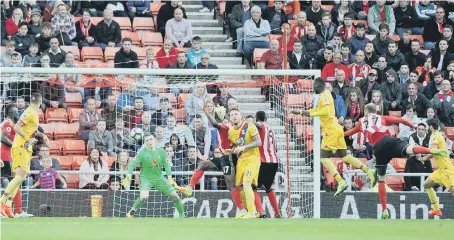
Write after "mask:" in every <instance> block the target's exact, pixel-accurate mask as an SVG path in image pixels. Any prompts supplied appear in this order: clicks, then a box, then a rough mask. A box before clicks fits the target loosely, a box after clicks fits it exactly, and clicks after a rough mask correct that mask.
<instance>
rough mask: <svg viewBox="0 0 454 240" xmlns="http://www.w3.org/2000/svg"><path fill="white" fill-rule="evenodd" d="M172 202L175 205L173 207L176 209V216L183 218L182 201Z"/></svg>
mask: <svg viewBox="0 0 454 240" xmlns="http://www.w3.org/2000/svg"><path fill="white" fill-rule="evenodd" d="M173 202H174V203H175V207H176V208H177V211H178V215H180V217H184V207H183V201H182V200H181V199H176V200H174V201H173Z"/></svg>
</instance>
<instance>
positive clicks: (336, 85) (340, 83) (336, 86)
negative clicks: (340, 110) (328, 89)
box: [333, 69, 350, 101]
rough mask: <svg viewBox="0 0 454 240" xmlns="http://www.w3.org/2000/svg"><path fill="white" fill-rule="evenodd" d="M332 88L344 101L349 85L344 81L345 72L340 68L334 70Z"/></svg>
mask: <svg viewBox="0 0 454 240" xmlns="http://www.w3.org/2000/svg"><path fill="white" fill-rule="evenodd" d="M333 90H334V92H336V94H337V95H339V96H341V97H342V99H343V100H344V101H345V100H346V99H347V96H348V95H349V92H350V85H349V84H348V83H346V81H345V72H344V71H343V70H342V69H340V70H338V71H337V72H336V79H335V80H334V82H333Z"/></svg>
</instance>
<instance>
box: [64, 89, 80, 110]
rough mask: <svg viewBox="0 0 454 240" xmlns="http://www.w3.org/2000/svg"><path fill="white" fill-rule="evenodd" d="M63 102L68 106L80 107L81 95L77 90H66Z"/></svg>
mask: <svg viewBox="0 0 454 240" xmlns="http://www.w3.org/2000/svg"><path fill="white" fill-rule="evenodd" d="M65 103H66V105H68V107H82V96H81V95H80V93H79V92H66V93H65Z"/></svg>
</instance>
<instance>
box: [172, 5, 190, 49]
mask: <svg viewBox="0 0 454 240" xmlns="http://www.w3.org/2000/svg"><path fill="white" fill-rule="evenodd" d="M173 16H174V18H172V19H170V20H169V21H167V23H166V36H167V39H169V40H170V41H172V43H173V45H174V46H175V47H178V48H188V47H191V39H192V26H191V22H190V21H188V20H186V19H184V18H183V10H181V9H179V8H177V9H175V12H174V14H173Z"/></svg>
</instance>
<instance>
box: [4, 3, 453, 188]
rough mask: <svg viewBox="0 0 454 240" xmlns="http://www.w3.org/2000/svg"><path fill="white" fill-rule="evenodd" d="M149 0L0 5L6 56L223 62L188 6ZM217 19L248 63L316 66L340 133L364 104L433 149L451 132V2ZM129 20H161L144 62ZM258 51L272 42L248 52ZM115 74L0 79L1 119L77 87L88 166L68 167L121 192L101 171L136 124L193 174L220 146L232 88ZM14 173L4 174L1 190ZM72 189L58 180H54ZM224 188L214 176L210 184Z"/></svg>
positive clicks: (244, 9)
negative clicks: (432, 123)
mask: <svg viewBox="0 0 454 240" xmlns="http://www.w3.org/2000/svg"><path fill="white" fill-rule="evenodd" d="M159 2H160V1H159ZM202 2H203V9H201V10H200V11H201V12H209V11H213V9H212V6H210V5H212V4H210V3H209V2H210V1H202ZM152 4H154V1H150V0H148V1H33V0H21V1H14V2H11V1H1V27H0V28H1V31H2V32H1V44H2V46H4V47H2V56H1V62H0V64H1V66H4V67H24V66H26V67H43V68H56V67H59V68H77V67H86V66H87V63H86V62H79V61H80V60H81V58H82V55H83V54H84V51H85V49H89V48H90V47H99V48H100V49H101V51H103V52H104V54H105V55H106V56H107V53H108V52H109V50H112V49H113V50H114V51H115V53H114V54H113V56H112V59H110V62H109V61H108V63H109V64H110V63H111V64H113V66H114V67H115V68H150V69H158V68H181V69H191V68H196V69H217V68H218V67H217V66H216V65H215V64H212V63H211V62H210V55H209V54H208V51H207V50H206V49H204V48H203V39H201V38H200V37H199V36H195V35H194V34H193V30H192V26H191V22H190V21H188V20H187V16H186V11H185V9H184V7H183V4H182V1H168V2H165V3H163V5H162V6H161V7H160V9H159V11H158V12H157V14H156V16H154V15H153V13H152V12H151V5H152ZM210 8H211V9H210ZM222 17H223V18H224V22H225V25H226V26H225V27H226V28H228V30H229V31H228V33H229V37H228V39H227V40H226V42H231V43H232V47H233V48H234V49H236V54H237V56H243V57H244V58H245V59H246V60H247V61H248V64H249V65H250V67H251V68H257V69H320V70H321V71H322V77H323V78H324V79H325V80H326V81H327V82H328V84H329V86H330V88H331V89H332V95H333V98H334V99H335V103H336V116H337V117H338V120H339V123H341V124H342V125H343V126H344V128H345V129H346V130H348V129H351V128H353V126H354V125H355V124H356V121H357V120H358V119H359V118H360V117H362V116H363V115H364V105H365V104H366V103H370V102H373V103H375V104H376V105H377V113H379V114H383V115H394V116H399V117H400V116H402V117H403V118H405V119H407V120H409V121H411V122H412V123H414V124H417V125H418V129H416V130H414V129H409V128H407V127H405V126H396V127H395V128H392V130H393V132H395V134H396V135H397V136H399V137H404V138H409V139H410V140H411V141H414V142H415V143H417V144H420V145H421V146H426V145H427V144H428V140H427V138H428V135H427V127H426V126H425V125H424V122H425V121H426V120H427V119H430V118H438V119H439V120H440V121H441V122H442V123H443V125H444V126H445V127H451V126H454V98H453V96H452V91H453V87H454V86H452V82H453V81H454V55H453V53H454V38H453V36H452V34H453V21H454V1H453V0H450V1H429V0H420V1H419V0H418V1H406V0H399V1H385V0H377V1H349V0H335V1H323V2H322V1H320V0H313V1H296V0H287V1H254V0H252V1H251V0H242V1H227V3H226V6H225V13H224V14H223V15H222ZM125 18H126V20H127V21H129V26H131V25H132V24H134V22H135V20H134V19H135V18H137V19H139V18H149V21H150V22H153V19H155V20H156V25H155V26H154V29H149V30H150V31H152V30H156V31H157V32H159V33H160V34H161V36H162V38H161V39H160V41H161V42H160V43H159V44H158V45H159V47H149V48H146V50H145V54H144V55H143V57H142V56H139V55H140V54H141V53H139V52H138V50H137V48H134V47H135V45H137V42H136V41H137V39H134V38H131V37H130V35H129V32H128V31H126V32H125V31H124V29H123V28H122V27H123V24H122V22H121V21H123V20H124V19H125ZM95 19H96V22H95ZM120 20H121V21H120ZM142 34H145V33H142ZM283 34H286V36H285V37H284V36H283ZM284 39H285V41H286V42H285V43H284V42H283V41H284ZM263 48H265V49H268V50H265V51H263V52H261V53H259V52H257V51H254V50H255V49H263ZM284 49H286V50H287V52H284ZM80 51H81V52H80ZM256 52H257V53H259V54H261V55H256ZM284 55H286V56H287V59H288V62H284ZM141 57H142V59H140V58H141ZM112 81H113V79H112V78H109V77H107V76H103V75H93V76H83V75H80V74H60V75H58V76H51V77H50V80H49V81H48V82H33V81H32V82H30V83H25V82H13V83H1V84H0V87H1V89H0V101H1V102H0V103H1V104H0V106H1V109H2V119H1V120H2V121H3V120H4V119H5V118H6V115H7V114H6V113H5V114H3V112H4V110H5V106H6V105H8V104H10V103H15V104H16V108H17V109H18V111H19V114H20V113H21V112H22V111H23V110H24V109H25V108H26V106H27V103H28V102H29V96H30V93H31V92H40V93H41V94H42V95H43V97H44V102H43V104H42V106H41V109H42V111H43V115H45V116H46V117H47V116H48V112H51V111H52V110H57V109H64V111H65V112H66V111H67V112H68V115H71V114H69V113H70V110H71V108H74V105H72V106H68V103H67V102H66V99H67V96H69V95H71V96H73V95H74V94H79V95H80V96H79V97H80V99H82V101H81V103H82V104H83V105H80V106H78V107H79V108H80V107H83V108H84V109H83V110H81V111H80V113H79V114H80V115H77V118H76V120H77V122H78V130H77V135H76V136H74V138H77V139H79V140H83V142H84V145H83V149H84V150H85V153H89V154H88V156H86V157H85V158H84V159H82V160H81V161H74V160H73V161H72V164H70V166H69V167H68V166H66V169H79V168H80V170H81V171H84V172H92V173H94V174H81V175H80V180H79V185H78V187H79V188H103V189H106V188H109V184H110V187H111V188H112V189H118V188H120V184H119V183H120V181H121V179H122V177H124V176H121V175H118V176H110V177H109V176H108V175H107V176H104V175H99V174H96V172H100V171H107V170H109V168H110V169H111V170H112V171H117V170H118V171H124V170H125V169H126V168H127V164H128V162H129V161H130V157H132V156H133V155H134V152H135V151H137V149H138V148H139V147H140V145H141V139H140V138H139V137H138V136H137V135H140V133H141V132H151V133H154V134H155V136H156V141H157V145H158V146H159V147H163V148H165V150H166V152H167V153H168V159H169V162H171V163H172V168H173V170H174V171H193V170H194V169H195V165H196V162H197V161H200V160H206V159H208V158H209V157H211V156H212V155H213V152H214V150H215V149H216V148H217V146H218V133H217V129H216V128H214V127H213V126H212V124H211V122H210V120H209V118H208V117H207V114H210V115H211V116H213V117H214V119H215V120H216V121H218V122H223V121H226V119H227V118H228V109H232V108H236V107H237V104H238V103H237V102H236V100H235V99H234V98H233V97H232V96H231V95H230V94H229V93H228V88H227V87H209V88H207V87H206V86H205V85H204V84H201V83H197V84H196V85H195V86H194V87H192V88H190V89H181V88H170V89H169V90H170V91H169V92H163V91H161V90H160V89H159V88H154V87H151V88H148V89H145V88H136V85H134V84H129V85H127V86H118V85H115V84H112ZM81 86H83V87H81ZM297 86H298V84H296V85H294V86H292V87H294V88H296V89H293V90H294V91H292V93H299V91H301V90H300V89H298V87H297ZM177 98H178V99H179V100H180V99H183V98H184V104H181V103H180V102H178V103H177V101H176V100H175V99H177ZM76 108H77V106H76ZM67 122H68V121H67ZM68 124H70V123H68ZM46 125H47V124H46ZM136 133H137V134H136ZM346 140H347V143H348V145H349V148H350V151H351V152H352V153H353V154H354V155H355V156H356V157H360V158H366V159H368V160H370V159H371V157H372V156H371V155H372V154H371V147H370V146H368V144H367V139H365V138H364V136H363V135H361V134H357V135H354V136H352V137H351V138H347V139H346ZM55 141H57V138H56V140H55ZM448 142H450V144H451V145H452V142H451V141H450V140H449V139H448ZM60 147H63V146H60ZM38 148H39V149H37V150H36V154H37V158H36V159H34V162H33V161H32V170H43V169H44V170H45V169H48V168H49V167H50V168H53V169H55V170H60V169H62V167H61V166H60V163H59V160H58V159H57V158H56V157H55V156H52V157H51V155H50V154H49V148H47V149H46V147H45V146H40V147H38ZM86 149H88V151H87V150H86ZM84 155H85V154H84ZM420 158H421V156H412V157H411V158H410V159H409V160H408V161H407V165H408V167H405V172H426V171H431V166H426V165H422V163H421V161H419V159H420ZM48 159H51V161H49V160H48ZM71 160H72V159H71ZM371 161H372V160H371ZM33 163H34V164H33ZM371 164H373V163H371ZM391 167H392V166H390V168H391ZM4 171H5V169H4V168H2V176H7V175H4V174H3V173H4ZM6 174H7V172H6ZM31 178H32V179H30V181H29V183H28V185H29V186H32V185H33V186H35V185H36V187H38V186H39V184H36V183H37V182H39V177H38V175H36V176H32V177H31ZM33 178H34V179H33ZM137 178H138V176H136V177H135V180H136V182H138V180H139V179H137ZM212 180H213V179H212ZM7 181H8V179H7V177H4V178H3V179H2V185H3V186H5V184H6V183H7ZM214 181H217V180H214ZM187 182H188V176H184V177H180V178H177V183H178V184H186V183H187ZM405 182H406V184H405V185H406V188H407V190H411V189H415V187H416V188H417V187H418V186H419V185H418V184H416V183H415V180H414V179H412V178H408V179H405ZM66 185H67V184H66V182H65V181H64V178H60V177H58V180H57V181H56V184H53V185H50V188H52V187H53V188H55V187H57V188H63V187H66ZM136 185H137V184H136ZM217 185H218V184H210V186H211V187H212V189H217V187H216V186H217ZM46 186H49V185H46ZM133 186H134V184H133ZM41 187H43V185H42V184H41Z"/></svg>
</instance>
